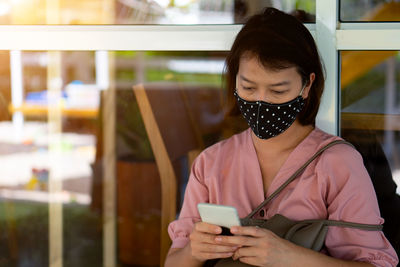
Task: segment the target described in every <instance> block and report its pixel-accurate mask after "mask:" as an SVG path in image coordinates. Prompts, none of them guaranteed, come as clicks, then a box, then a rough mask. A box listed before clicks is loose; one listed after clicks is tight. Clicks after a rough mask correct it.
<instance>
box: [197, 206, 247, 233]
mask: <svg viewBox="0 0 400 267" xmlns="http://www.w3.org/2000/svg"><path fill="white" fill-rule="evenodd" d="M197 209H198V210H199V213H200V217H201V220H202V221H203V222H206V223H211V224H215V225H218V226H221V227H222V233H221V234H222V235H230V231H229V228H231V227H232V226H240V219H239V215H238V213H237V210H236V208H235V207H232V206H225V205H217V204H210V203H199V204H197Z"/></svg>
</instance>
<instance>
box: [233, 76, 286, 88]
mask: <svg viewBox="0 0 400 267" xmlns="http://www.w3.org/2000/svg"><path fill="white" fill-rule="evenodd" d="M239 76H240V78H241V79H242V80H244V81H245V82H249V83H255V82H253V81H250V80H249V79H247V78H246V77H244V76H243V75H239ZM288 84H290V81H282V82H278V83H273V84H270V85H269V86H270V87H278V86H282V85H288Z"/></svg>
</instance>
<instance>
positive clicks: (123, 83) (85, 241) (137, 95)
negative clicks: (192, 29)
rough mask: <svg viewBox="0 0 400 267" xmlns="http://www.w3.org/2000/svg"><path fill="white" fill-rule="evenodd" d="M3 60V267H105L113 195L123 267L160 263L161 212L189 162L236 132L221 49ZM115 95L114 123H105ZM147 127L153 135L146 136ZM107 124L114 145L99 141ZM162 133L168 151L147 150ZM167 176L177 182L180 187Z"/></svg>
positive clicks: (24, 55)
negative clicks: (108, 184)
mask: <svg viewBox="0 0 400 267" xmlns="http://www.w3.org/2000/svg"><path fill="white" fill-rule="evenodd" d="M0 56H1V59H2V63H3V64H2V68H3V69H0V70H1V71H0V75H1V76H2V77H4V81H2V83H1V87H0V101H1V102H0V109H1V110H2V111H4V114H1V118H0V119H1V121H0V162H1V163H2V168H1V169H0V201H1V203H0V204H1V205H0V212H1V213H0V214H1V216H0V217H1V218H0V219H1V220H0V224H1V226H2V229H5V230H4V231H2V233H1V234H0V248H2V249H1V250H0V265H2V264H3V263H4V264H5V265H6V266H12V265H13V264H16V265H18V264H23V263H24V262H33V263H35V264H36V265H35V266H47V265H48V263H49V258H50V259H58V260H62V261H63V263H64V264H65V265H66V266H102V265H103V258H104V255H105V253H107V252H106V251H105V250H104V248H103V242H105V240H106V239H105V237H104V235H103V231H104V229H105V224H104V222H103V217H102V216H103V214H104V213H105V209H108V208H110V207H109V204H110V203H113V202H112V198H114V197H115V199H116V211H115V214H116V223H117V229H116V233H115V235H116V236H115V237H116V238H117V243H116V248H115V249H116V252H117V260H118V263H119V264H120V266H132V265H137V266H160V262H161V261H162V258H163V257H164V256H165V252H166V251H165V248H168V246H169V237H168V235H167V232H166V229H165V225H166V224H165V223H168V222H169V221H171V220H173V219H174V218H175V215H172V216H170V215H168V216H169V217H168V216H166V215H165V211H168V212H172V213H171V214H176V213H177V211H179V209H180V206H181V204H182V199H183V193H184V190H185V185H186V181H187V178H188V175H189V171H190V164H191V162H192V161H193V159H194V157H195V156H196V155H197V154H198V153H199V152H200V151H201V150H202V149H204V148H205V147H207V146H209V145H211V144H214V143H215V142H217V141H219V140H221V139H222V138H225V137H229V136H230V135H232V134H233V133H236V132H237V131H239V130H241V129H243V128H241V125H240V124H238V123H236V124H231V123H230V122H229V120H224V113H223V105H224V90H223V89H222V88H223V87H222V83H223V81H222V79H221V73H222V71H223V67H224V60H225V56H226V52H130V51H127V52H113V53H109V54H108V53H105V52H75V51H71V52H18V51H12V52H6V53H2V54H0ZM107 58H108V59H109V61H107ZM4 66H5V67H4ZM108 72H110V73H111V75H110V77H114V78H113V79H112V80H108V79H107V77H106V76H107V73H108ZM133 86H135V88H136V89H137V88H138V86H139V90H136V89H135V90H133V89H132V87H133ZM140 88H141V89H142V90H140ZM112 92H115V105H114V106H111V107H112V108H113V109H115V112H116V114H115V115H116V116H115V117H109V116H108V117H107V114H105V113H106V110H108V111H110V109H109V108H110V105H109V104H110V103H112V102H110V99H111V98H110V97H111V96H112V94H111V93H112ZM143 93H144V94H143ZM145 101H148V103H149V105H148V106H147V107H146V106H143V103H145ZM107 106H108V109H107V108H106V107H107ZM146 110H147V111H151V112H147V113H146ZM149 114H152V115H151V116H149ZM104 118H107V119H104ZM149 119H150V121H151V120H154V122H155V123H156V125H157V130H155V129H153V130H149V128H148V127H147V126H148V125H147V124H148V123H149ZM113 121H115V128H114V129H112V131H114V132H115V134H116V136H115V140H105V139H106V138H107V136H106V134H105V132H107V130H108V129H110V128H109V127H110V125H114V123H113ZM145 125H147V126H146V127H145ZM157 133H158V134H159V136H161V137H162V142H163V144H164V145H163V147H164V150H162V149H161V146H160V144H157V145H156V147H155V149H153V148H154V146H155V143H154V142H155V139H154V138H155V134H157ZM107 142H113V143H115V147H116V149H115V151H114V152H113V154H111V155H112V157H113V158H114V159H115V162H116V170H115V174H113V175H112V176H111V177H108V178H109V179H111V180H114V181H115V182H116V190H115V193H116V195H115V196H111V198H104V194H105V191H104V190H105V189H106V188H105V186H104V183H103V182H104V178H105V177H104V173H103V170H104V167H105V166H104V164H106V165H107V164H109V162H110V160H107V161H104V158H105V155H106V150H107V148H106V147H105V144H106V143H107ZM156 142H158V141H156ZM162 151H164V153H165V154H163V155H161V161H159V162H162V164H161V165H166V164H167V165H168V164H169V165H168V166H170V168H171V169H170V172H164V171H163V169H162V168H163V167H162V166H161V165H160V164H157V162H156V158H158V159H160V152H161V153H162ZM16 166H17V167H16ZM165 173H167V174H168V175H170V174H172V173H173V176H167V177H166V176H165ZM163 179H164V180H165V179H169V180H170V181H171V179H173V180H174V181H175V183H176V190H175V191H174V190H171V187H165V186H164V185H162V183H161V181H163ZM166 190H167V192H170V195H171V193H172V195H171V198H170V201H167V202H165V201H164V199H163V198H162V194H161V192H166ZM104 199H106V200H105V201H106V202H103V201H104ZM49 203H50V205H49ZM166 204H167V205H166ZM162 227H164V228H162ZM27 237H29V238H27Z"/></svg>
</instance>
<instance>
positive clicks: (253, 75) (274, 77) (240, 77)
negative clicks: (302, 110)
mask: <svg viewBox="0 0 400 267" xmlns="http://www.w3.org/2000/svg"><path fill="white" fill-rule="evenodd" d="M314 78H315V74H314V73H312V74H310V82H309V83H307V84H306V86H305V88H304V90H303V93H302V96H303V98H307V96H308V93H309V91H310V88H311V85H312V82H313V81H314ZM236 88H237V93H238V94H239V96H240V97H241V98H243V99H245V100H248V101H259V100H262V101H265V102H269V103H272V104H280V103H285V102H288V101H290V100H293V99H294V98H296V97H297V96H299V95H300V92H301V89H302V88H303V84H302V80H301V76H300V74H299V73H298V72H297V70H296V68H295V67H290V68H287V69H282V70H271V69H267V68H265V67H264V66H263V65H262V64H261V63H260V62H259V61H258V59H257V58H256V57H248V56H242V58H241V59H240V63H239V70H238V74H237V76H236Z"/></svg>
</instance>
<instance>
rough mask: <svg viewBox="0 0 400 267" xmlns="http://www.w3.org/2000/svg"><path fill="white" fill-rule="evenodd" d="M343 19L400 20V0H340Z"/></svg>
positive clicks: (341, 17)
mask: <svg viewBox="0 0 400 267" xmlns="http://www.w3.org/2000/svg"><path fill="white" fill-rule="evenodd" d="M339 3H340V20H341V21H348V22H350V21H400V1H397V0H395V1H393V0H340V1H339Z"/></svg>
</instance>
